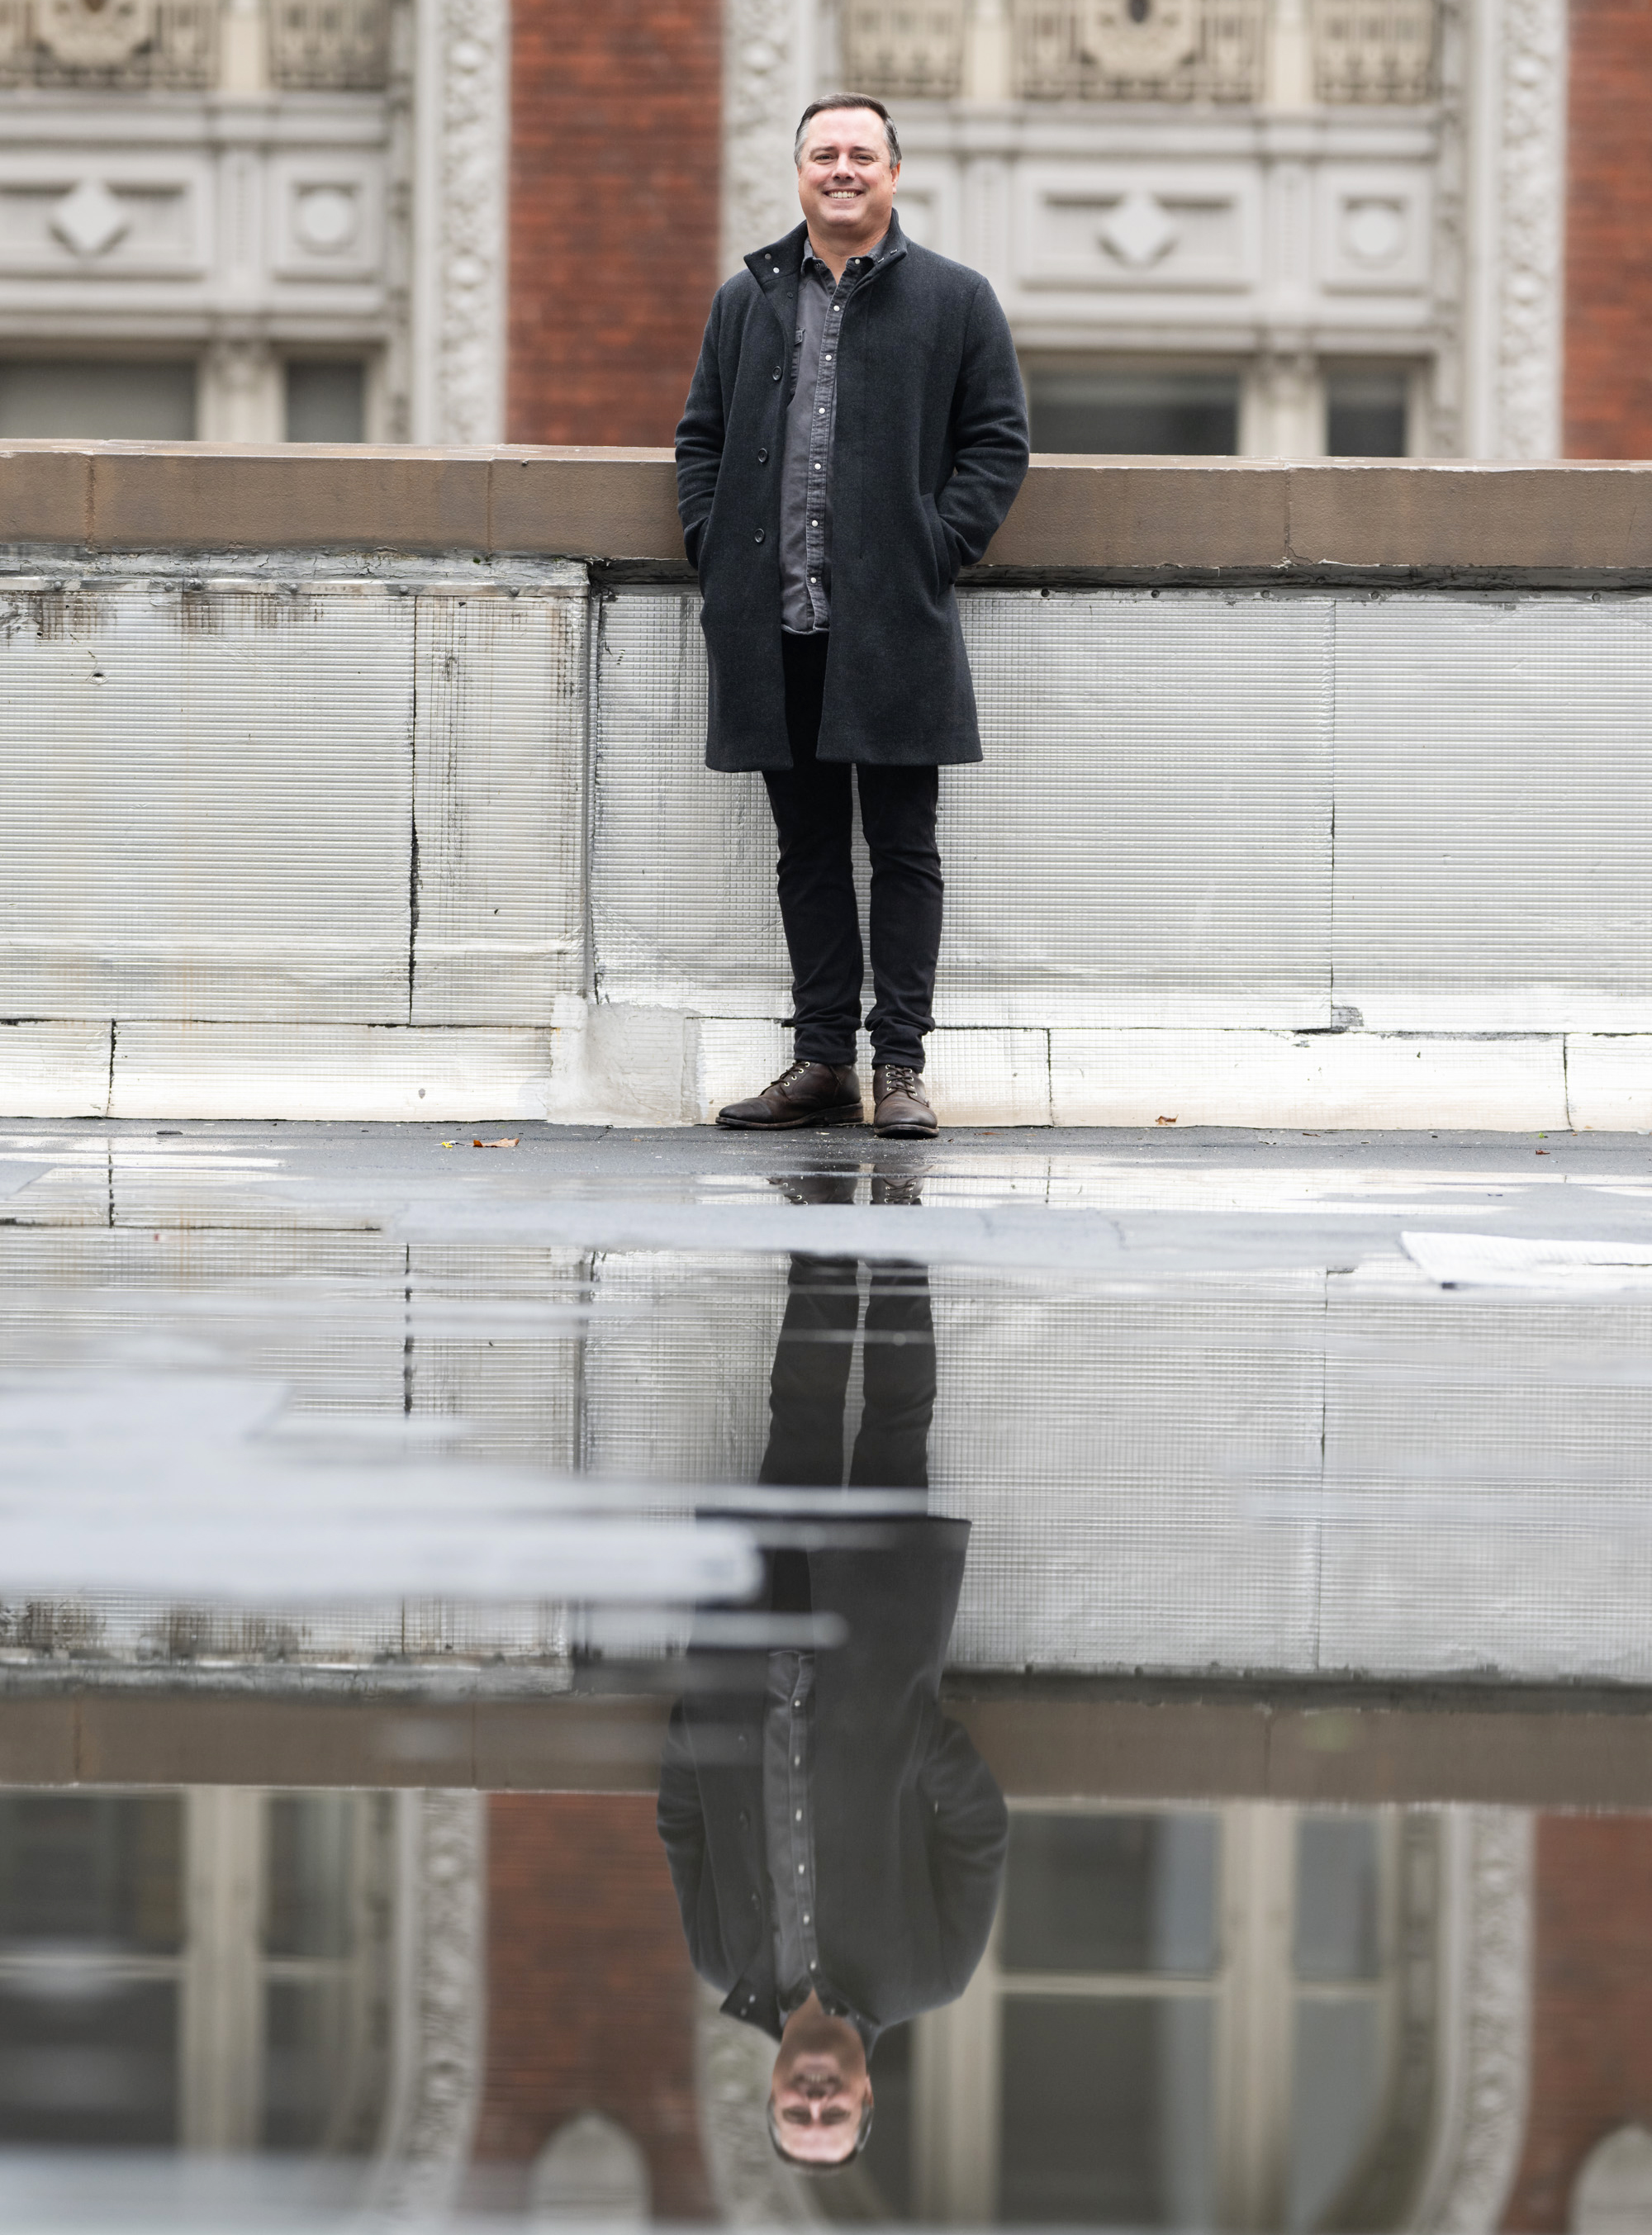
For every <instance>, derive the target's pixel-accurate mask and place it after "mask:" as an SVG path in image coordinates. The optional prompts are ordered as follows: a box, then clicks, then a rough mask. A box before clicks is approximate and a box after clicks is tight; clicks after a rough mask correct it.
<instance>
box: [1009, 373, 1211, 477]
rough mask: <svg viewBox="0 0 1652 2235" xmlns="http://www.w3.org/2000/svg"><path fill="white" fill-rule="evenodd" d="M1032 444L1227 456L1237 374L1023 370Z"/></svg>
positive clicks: (1044, 447)
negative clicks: (1025, 376)
mask: <svg viewBox="0 0 1652 2235" xmlns="http://www.w3.org/2000/svg"><path fill="white" fill-rule="evenodd" d="M1027 401H1028V405H1029V408H1030V410H1031V414H1032V421H1033V449H1035V450H1053V451H1058V452H1059V451H1085V452H1092V453H1093V452H1111V453H1112V454H1113V455H1115V456H1144V455H1149V454H1155V453H1157V454H1170V455H1173V456H1177V455H1179V456H1208V457H1231V456H1234V455H1235V454H1236V452H1237V450H1238V448H1239V376H1238V374H1237V373H1236V372H1205V371H1200V370H1182V371H1166V372H1138V371H1133V370H1123V369H1120V370H1101V371H1092V372H1077V371H1057V370H1041V369H1039V368H1038V367H1033V368H1032V369H1030V370H1029V371H1028V373H1027Z"/></svg>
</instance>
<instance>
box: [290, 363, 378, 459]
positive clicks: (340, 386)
mask: <svg viewBox="0 0 1652 2235" xmlns="http://www.w3.org/2000/svg"><path fill="white" fill-rule="evenodd" d="M364 390H365V382H364V377H363V368H362V366H361V364H359V363H351V362H349V361H348V360H346V359H344V358H337V357H333V358H329V357H317V358H313V359H304V358H293V357H290V358H289V359H288V360H287V366H286V436H287V440H288V442H361V441H362V440H363V439H364V435H365V431H366V408H367V407H366V401H365V394H364Z"/></svg>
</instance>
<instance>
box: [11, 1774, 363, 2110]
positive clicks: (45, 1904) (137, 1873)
mask: <svg viewBox="0 0 1652 2235" xmlns="http://www.w3.org/2000/svg"><path fill="white" fill-rule="evenodd" d="M387 1840H388V1818H387V1816H386V1814H385V1804H384V1801H383V1800H382V1799H380V1798H379V1797H377V1796H358V1795H355V1794H337V1793H290V1794H266V1793H251V1792H236V1791H226V1790H220V1789H213V1790H200V1791H195V1792H191V1793H183V1794H179V1793H158V1794H144V1795H128V1794H118V1795H117V1794H110V1795H102V1794H100V1795H88V1794H83V1793H62V1794H59V1793H12V1794H7V1795H3V1796H0V2140H5V2141H10V2142H13V2143H23V2142H28V2143H35V2144H38V2145H46V2146H69V2145H73V2146H77V2147H128V2148H130V2147H174V2146H178V2145H180V2144H181V2145H182V2146H184V2147H194V2148H202V2149H229V2150H234V2149H259V2148H262V2149H271V2150H306V2151H316V2150H327V2151H346V2152H360V2151H364V2150H366V2149H368V2148H370V2147H371V2145H372V2143H373V2141H374V2140H375V2138H376V2135H377V2128H378V2125H379V2123H380V2120H381V2117H382V2114H383V2107H384V2086H385V2079H386V2055H387V2050H386V2032H387V2022H386V2004H387V1995H388V1977H387V1966H388V1959H389V1909H388V1887H387V1883H386V1878H385V1871H386V1865H387Z"/></svg>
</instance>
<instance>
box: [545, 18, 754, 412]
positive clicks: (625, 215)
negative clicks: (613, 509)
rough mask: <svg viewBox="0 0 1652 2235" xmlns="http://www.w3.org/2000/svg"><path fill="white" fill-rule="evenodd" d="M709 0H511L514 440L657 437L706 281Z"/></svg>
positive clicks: (718, 97)
mask: <svg viewBox="0 0 1652 2235" xmlns="http://www.w3.org/2000/svg"><path fill="white" fill-rule="evenodd" d="M722 16H723V11H722V8H721V6H720V5H719V4H718V0H515V6H514V8H513V10H512V26H511V58H512V60H511V69H512V76H511V162H510V180H511V186H510V370H509V395H508V407H507V414H506V416H507V423H508V432H509V439H510V440H511V441H512V442H643V443H658V442H670V441H671V438H672V430H673V429H674V428H675V426H676V424H677V421H678V416H679V415H680V414H681V411H682V408H683V398H684V397H685V394H686V393H687V390H688V382H689V376H690V375H691V374H692V371H693V370H694V360H695V357H696V356H697V355H698V351H699V344H700V335H701V332H702V331H703V330H704V328H705V313H706V311H707V309H708V308H709V306H710V304H711V297H712V294H713V293H714V292H715V291H716V287H717V282H718V220H719V204H720V200H721V179H722V123H721V101H722V79H723V22H722Z"/></svg>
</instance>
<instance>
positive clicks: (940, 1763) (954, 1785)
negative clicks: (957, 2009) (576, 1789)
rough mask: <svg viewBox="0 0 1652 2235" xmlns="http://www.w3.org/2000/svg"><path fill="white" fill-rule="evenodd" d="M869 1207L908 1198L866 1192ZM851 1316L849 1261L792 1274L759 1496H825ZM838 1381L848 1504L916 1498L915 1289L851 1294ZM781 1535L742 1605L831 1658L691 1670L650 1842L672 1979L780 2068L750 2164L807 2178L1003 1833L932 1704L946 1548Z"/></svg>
mask: <svg viewBox="0 0 1652 2235" xmlns="http://www.w3.org/2000/svg"><path fill="white" fill-rule="evenodd" d="M848 1185H849V1188H850V1189H851V1190H852V1182H851V1183H848ZM805 1199H807V1200H812V1201H820V1200H822V1199H823V1196H822V1195H821V1194H820V1193H819V1192H818V1191H817V1190H816V1189H810V1190H809V1193H808V1194H807V1196H806V1197H805ZM825 1199H828V1200H829V1199H831V1198H830V1197H827V1198H825ZM849 1199H852V1193H851V1196H850V1197H849ZM878 1199H882V1200H908V1201H915V1190H913V1191H911V1192H909V1193H908V1194H906V1195H905V1196H891V1195H890V1194H889V1192H888V1190H886V1189H885V1188H883V1187H882V1186H880V1187H877V1188H875V1200H878ZM859 1312H860V1290H859V1268H858V1266H857V1265H856V1263H855V1261H854V1260H853V1259H852V1258H822V1257H812V1256H811V1257H804V1256H797V1257H794V1258H793V1259H792V1261H791V1270H790V1281H789V1285H788V1294H787V1300H786V1314H785V1320H784V1322H783V1326H782V1327H781V1331H780V1339H779V1341H778V1343H777V1347H776V1350H775V1360H774V1369H773V1373H772V1374H771V1376H770V1416H771V1417H770V1436H769V1446H768V1451H767V1453H766V1455H765V1457H764V1463H763V1468H762V1473H761V1479H762V1480H763V1481H764V1483H768V1484H772V1485H785V1486H788V1487H791V1488H796V1489H799V1490H810V1489H820V1490H824V1491H828V1492H829V1491H833V1490H836V1488H838V1487H839V1485H841V1484H842V1478H843V1412H844V1399H845V1395H846V1392H847V1388H848V1383H849V1367H850V1364H851V1361H852V1358H853V1354H854V1348H855V1332H856V1325H857V1321H858V1319H859ZM862 1360H863V1373H862V1381H863V1386H864V1401H863V1406H862V1418H861V1425H860V1429H859V1432H858V1433H857V1435H856V1437H855V1450H854V1456H853V1458H852V1460H851V1463H850V1466H849V1485H850V1487H851V1488H852V1489H879V1490H907V1491H923V1490H925V1489H927V1487H928V1455H927V1452H928V1432H929V1422H930V1417H931V1414H932V1413H933V1412H934V1395H935V1355H934V1327H933V1324H932V1321H931V1317H930V1309H929V1288H928V1278H927V1276H926V1275H925V1273H924V1271H923V1269H922V1268H921V1267H919V1266H915V1265H908V1264H899V1263H878V1264H875V1265H873V1266H872V1267H871V1268H870V1295H869V1301H868V1305H867V1312H866V1327H865V1337H864V1343H863V1347H862ZM914 1504H915V1501H914ZM805 1513H806V1518H805ZM788 1518H789V1519H790V1517H788ZM791 1533H792V1535H793V1537H794V1538H795V1539H796V1541H793V1542H790V1543H784V1544H782V1545H781V1546H780V1547H779V1548H778V1549H777V1550H773V1551H772V1552H771V1554H770V1589H769V1595H768V1600H767V1603H768V1605H769V1607H770V1609H771V1610H772V1611H773V1612H775V1613H776V1614H777V1615H780V1616H791V1617H793V1618H794V1625H795V1618H796V1617H797V1616H805V1617H806V1616H813V1617H815V1619H816V1621H817V1622H818V1621H819V1620H820V1619H821V1618H822V1617H824V1618H825V1619H826V1620H827V1621H828V1622H830V1621H831V1619H832V1618H833V1617H836V1618H837V1619H838V1620H839V1621H841V1622H842V1625H843V1627H844V1629H845V1630H846V1632H847V1635H846V1636H845V1638H844V1641H843V1642H842V1644H840V1645H838V1646H836V1648H832V1649H828V1650H823V1651H820V1652H815V1651H811V1650H805V1649H801V1648H790V1647H788V1648H775V1649H772V1650H770V1652H769V1653H768V1654H767V1655H764V1656H762V1657H759V1656H757V1655H742V1656H738V1657H736V1656H733V1655H729V1656H725V1657H724V1665H719V1666H718V1667H716V1668H715V1670H714V1671H713V1670H712V1669H711V1667H710V1666H709V1664H710V1663H711V1656H710V1655H694V1656H692V1659H693V1661H694V1662H698V1664H699V1668H698V1674H699V1675H700V1676H701V1678H702V1681H703V1682H705V1688H704V1689H699V1688H693V1689H691V1690H690V1691H689V1692H688V1693H687V1694H685V1697H684V1698H683V1699H682V1700H681V1701H678V1706H677V1708H676V1710H675V1712H674V1714H673V1715H672V1724H671V1731H670V1734H669V1736H668V1738H667V1740H666V1747H665V1762H664V1766H663V1767H662V1771H661V1776H660V1792H659V1831H660V1836H661V1838H663V1839H664V1841H665V1849H666V1852H667V1855H668V1857H669V1859H670V1863H671V1871H672V1880H673V1882H674V1884H675V1886H676V1889H677V1897H678V1904H679V1906H680V1908H681V1910H682V1915H683V1927H684V1930H685V1933H686V1935H687V1937H688V1944H689V1951H690V1954H691V1956H692V1958H693V1963H694V1967H695V1969H696V1970H698V1972H699V1973H700V1975H701V1976H702V1977H703V1978H705V1979H706V1980H708V1981H710V1982H711V1984H712V1985H714V1986H717V1987H720V1988H722V1989H724V1990H725V1993H726V1999H725V2000H724V2004H723V2007H724V2010H725V2011H727V2012H728V2013H729V2015H731V2016H733V2017H737V2018H740V2019H743V2020H744V2022H746V2023H747V2024H750V2025H755V2026H759V2027H761V2028H762V2029H764V2031H765V2032H767V2033H768V2034H770V2035H772V2036H774V2037H775V2038H776V2039H777V2040H778V2041H779V2042H780V2050H779V2054H778V2055H777V2057H776V2059H775V2068H774V2076H773V2080H772V2081H771V2083H770V2097H769V2111H768V2117H769V2133H770V2139H771V2140H773V2142H774V2146H775V2147H776V2149H777V2151H779V2153H780V2154H781V2155H782V2156H783V2157H785V2158H788V2159H790V2160H791V2161H792V2162H793V2163H794V2164H797V2165H800V2166H811V2167H816V2168H821V2167H829V2166H837V2165H842V2164H844V2163H846V2162H847V2161H848V2160H849V2159H850V2158H852V2157H854V2156H855V2155H856V2154H858V2153H859V2151H860V2150H862V2148H864V2147H865V2145H866V2142H867V2140H868V2138H869V2134H870V2133H871V2127H872V2081H871V2078H870V2075H869V2071H868V2061H869V2056H870V2054H871V2051H872V2048H873V2045H874V2044H875V2042H876V2040H877V2037H878V2035H879V2034H880V2033H881V2032H882V2030H883V2029H885V2028H886V2027H888V2026H890V2025H894V2024H897V2023H899V2022H901V2020H903V2019H906V2018H910V2017H913V2016H915V2015H917V2013H918V2012H920V2011H921V2010H927V2009H935V2008H937V2007H938V2006H940V2005H941V2003H944V2002H952V2001H954V2000H955V1999H956V1997H957V1996H959V1995H960V1994H961V1993H962V1992H963V1990H964V1989H965V1987H966V1986H967V1983H968V1982H969V1979H970V1976H971V1975H972V1974H973V1973H974V1970H975V1967H976V1965H977V1964H978V1963H980V1957H981V1953H982V1951H983V1950H984V1949H985V1947H986V1945H987V1935H988V1933H989V1932H990V1930H991V1929H992V1922H993V1912H994V1911H995V1910H996V1908H997V1905H998V1894H999V1887H1000V1882H1001V1880H1002V1877H1003V1871H1004V1856H1005V1849H1006V1816H1005V1810H1004V1802H1003V1798H1002V1796H1001V1794H1000V1792H999V1789H998V1786H996V1784H995V1783H994V1782H993V1777H992V1774H991V1773H990V1772H989V1771H988V1769H987V1766H986V1765H985V1763H983V1762H982V1761H981V1760H980V1756H979V1755H978V1754H977V1753H976V1752H975V1749H974V1747H973V1746H972V1745H971V1744H970V1742H969V1740H968V1739H967V1737H966V1735H965V1734H964V1733H963V1732H962V1731H961V1730H960V1728H959V1727H958V1726H957V1725H956V1724H955V1723H951V1722H948V1721H947V1720H946V1718H945V1717H944V1716H943V1715H942V1714H941V1707H940V1703H939V1696H938V1695H939V1692H940V1686H941V1670H942V1666H943V1662H944V1658H945V1655H946V1649H947V1640H948V1638H949V1637H950V1635H951V1632H952V1625H953V1617H954V1613H955V1612H956V1609H957V1605H958V1594H959V1591H960V1588H961V1587H962V1583H963V1576H964V1553H965V1548H966V1545H967V1540H968V1534H969V1524H968V1523H967V1522H962V1521H945V1520H940V1519H935V1518H931V1517H928V1515H925V1514H922V1513H921V1512H917V1511H914V1512H910V1513H908V1514H902V1515H901V1516H899V1517H888V1518H883V1517H880V1518H878V1519H876V1520H875V1521H874V1522H872V1523H870V1524H867V1523H866V1522H864V1521H862V1522H861V1523H860V1524H855V1523H853V1522H849V1521H846V1520H844V1519H843V1518H842V1517H837V1518H834V1517H832V1516H831V1514H830V1511H829V1508H824V1507H823V1504H821V1503H811V1504H810V1505H809V1506H808V1507H807V1508H806V1509H803V1508H801V1507H800V1509H799V1512H798V1515H797V1517H796V1522H795V1523H794V1524H793V1528H792V1532H791Z"/></svg>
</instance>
